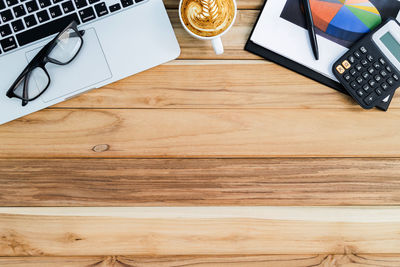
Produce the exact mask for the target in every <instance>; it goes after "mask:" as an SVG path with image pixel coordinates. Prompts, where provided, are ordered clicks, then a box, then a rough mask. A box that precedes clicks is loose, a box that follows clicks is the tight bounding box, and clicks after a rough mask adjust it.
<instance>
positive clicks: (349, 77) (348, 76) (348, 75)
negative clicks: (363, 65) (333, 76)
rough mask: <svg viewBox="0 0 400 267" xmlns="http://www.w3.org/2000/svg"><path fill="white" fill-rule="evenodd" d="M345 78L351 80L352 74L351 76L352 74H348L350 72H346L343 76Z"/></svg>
mask: <svg viewBox="0 0 400 267" xmlns="http://www.w3.org/2000/svg"><path fill="white" fill-rule="evenodd" d="M343 78H344V79H345V80H346V81H350V80H351V76H350V74H348V73H346V74H345V75H344V76H343Z"/></svg>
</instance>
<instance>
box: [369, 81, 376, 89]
mask: <svg viewBox="0 0 400 267" xmlns="http://www.w3.org/2000/svg"><path fill="white" fill-rule="evenodd" d="M368 83H369V85H370V86H371V87H375V85H376V82H375V81H374V80H369V82H368Z"/></svg>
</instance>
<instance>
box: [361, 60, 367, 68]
mask: <svg viewBox="0 0 400 267" xmlns="http://www.w3.org/2000/svg"><path fill="white" fill-rule="evenodd" d="M361 64H362V65H363V66H364V67H366V66H367V65H368V61H367V60H366V59H363V60H361Z"/></svg>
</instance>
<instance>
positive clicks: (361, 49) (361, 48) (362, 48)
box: [360, 46, 368, 54]
mask: <svg viewBox="0 0 400 267" xmlns="http://www.w3.org/2000/svg"><path fill="white" fill-rule="evenodd" d="M360 51H361V53H363V54H365V53H367V52H368V50H367V48H365V47H364V46H361V47H360Z"/></svg>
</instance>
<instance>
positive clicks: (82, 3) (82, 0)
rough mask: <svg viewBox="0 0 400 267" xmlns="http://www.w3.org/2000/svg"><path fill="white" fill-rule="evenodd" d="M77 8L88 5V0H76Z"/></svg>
mask: <svg viewBox="0 0 400 267" xmlns="http://www.w3.org/2000/svg"><path fill="white" fill-rule="evenodd" d="M74 2H75V6H76V8H78V9H79V8H82V7H85V6H87V5H88V3H87V2H86V0H74Z"/></svg>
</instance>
